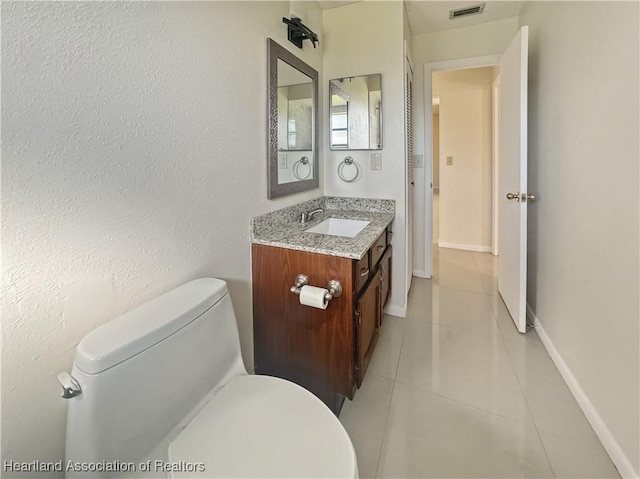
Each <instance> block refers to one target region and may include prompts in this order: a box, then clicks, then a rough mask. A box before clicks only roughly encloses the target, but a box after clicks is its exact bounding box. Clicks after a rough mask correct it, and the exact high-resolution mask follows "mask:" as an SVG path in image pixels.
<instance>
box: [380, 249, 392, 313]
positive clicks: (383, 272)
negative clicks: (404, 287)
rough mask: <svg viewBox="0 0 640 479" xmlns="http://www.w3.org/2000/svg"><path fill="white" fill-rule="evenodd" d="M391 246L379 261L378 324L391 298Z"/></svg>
mask: <svg viewBox="0 0 640 479" xmlns="http://www.w3.org/2000/svg"><path fill="white" fill-rule="evenodd" d="M391 254H392V248H391V245H389V247H388V248H387V251H385V253H384V256H382V259H381V260H380V324H382V319H383V317H384V308H385V307H386V306H387V303H388V302H389V298H390V297H391Z"/></svg>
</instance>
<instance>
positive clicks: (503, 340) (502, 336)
mask: <svg viewBox="0 0 640 479" xmlns="http://www.w3.org/2000/svg"><path fill="white" fill-rule="evenodd" d="M472 258H473V262H474V264H475V265H476V268H477V269H478V271H479V269H480V267H479V265H478V262H477V260H476V258H475V256H473V255H472ZM479 274H480V273H479ZM480 281H481V284H482V287H483V289H484V290H485V291H484V296H485V298H486V300H487V301H488V303H489V309H490V311H491V315H492V316H493V319H494V321H495V323H496V326H497V327H498V331H499V332H500V338H501V340H502V345H503V346H504V348H505V349H506V352H507V357H508V358H509V364H510V366H511V370H512V371H513V374H514V376H515V378H516V381H517V382H518V387H519V388H520V392H521V394H522V397H523V399H524V402H525V404H526V406H527V412H528V413H529V418H530V419H531V424H532V426H533V428H534V429H535V432H536V436H537V437H538V440H539V441H540V446H541V447H542V450H543V451H544V456H545V458H546V460H547V464H548V465H549V470H550V471H551V474H552V475H553V477H554V478H556V477H557V475H556V472H555V470H554V468H553V465H552V464H551V459H550V458H549V453H548V452H547V448H546V447H545V445H544V441H543V440H542V435H541V434H540V430H539V428H538V424H537V423H536V420H535V417H534V415H533V412H532V411H531V406H530V405H529V400H528V398H527V395H526V393H525V391H524V388H523V386H522V382H521V381H520V377H519V376H518V373H517V370H516V367H515V364H514V361H513V358H512V357H511V353H510V351H509V348H507V345H506V339H505V337H504V333H503V331H502V328H501V327H500V324H499V323H498V314H497V311H496V310H494V308H493V305H492V303H491V297H490V296H491V294H490V293H489V292H488V291H487V290H486V288H485V284H484V281H482V275H481V274H480ZM399 382H400V383H401V384H403V383H402V382H401V381H399ZM407 386H410V385H407ZM410 387H415V386H410ZM416 389H418V390H422V389H420V388H417V387H416ZM426 392H429V391H426ZM429 393H430V394H434V395H436V396H440V395H438V394H436V393H432V392H429ZM441 397H445V398H446V396H441ZM447 399H450V400H452V401H455V402H458V403H460V404H466V403H462V402H460V401H456V400H455V399H451V398H447ZM471 407H475V406H471ZM476 409H480V410H482V411H485V410H484V409H482V408H477V407H476ZM487 412H489V413H490V414H495V415H497V416H500V417H505V418H506V419H512V418H508V417H506V416H501V415H499V414H496V413H494V412H492V411H487ZM512 420H513V419H512Z"/></svg>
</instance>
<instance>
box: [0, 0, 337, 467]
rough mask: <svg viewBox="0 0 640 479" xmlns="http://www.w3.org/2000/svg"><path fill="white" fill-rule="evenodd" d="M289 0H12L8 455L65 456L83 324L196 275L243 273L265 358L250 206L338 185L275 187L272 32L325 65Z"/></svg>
mask: <svg viewBox="0 0 640 479" xmlns="http://www.w3.org/2000/svg"><path fill="white" fill-rule="evenodd" d="M314 5H315V4H314ZM310 8H311V7H310ZM288 12H289V9H288V2H194V3H190V2H189V3H187V2H176V3H172V2H129V3H122V2H112V3H101V2H77V3H76V2H70V3H63V2H37V3H36V2H20V3H19V2H11V3H9V2H3V3H2V95H3V98H2V100H3V104H2V160H3V164H2V220H3V221H2V291H3V294H2V333H3V334H2V428H3V430H2V460H8V459H12V460H15V461H32V460H40V461H54V460H58V459H61V458H62V457H63V452H64V427H65V408H66V402H65V401H64V400H63V399H61V398H60V397H59V393H60V387H59V385H58V383H57V381H56V379H55V376H56V373H58V372H59V371H61V370H64V369H69V368H70V366H71V362H72V358H73V353H74V348H75V346H76V344H77V343H78V341H79V340H80V339H81V338H82V336H84V335H85V334H86V333H87V332H89V331H90V330H92V329H94V328H95V327H96V326H98V325H99V324H101V323H103V322H105V321H107V320H109V319H111V318H113V317H115V316H117V315H118V314H120V313H122V312H124V311H127V310H129V309H130V308H132V307H134V306H136V305H138V304H140V303H142V302H144V301H146V300H148V299H151V298H153V297H155V296H156V295H158V294H160V293H162V292H165V291H167V290H169V289H171V288H173V287H175V286H177V285H178V284H180V283H182V282H184V281H186V280H189V279H193V278H197V277H202V276H215V277H220V278H223V279H225V280H227V281H228V282H229V284H230V289H231V295H232V298H233V302H234V306H235V309H236V313H237V316H238V323H239V329H240V335H241V342H242V348H243V353H244V357H245V362H246V364H247V366H248V367H249V368H250V369H252V364H253V351H252V312H251V311H252V306H251V304H252V298H251V284H250V281H251V278H250V244H249V218H250V217H252V216H255V215H258V214H261V213H264V212H266V211H270V210H273V209H276V208H280V207H284V206H287V205H289V204H292V203H297V202H300V201H303V200H307V199H310V198H314V197H318V196H321V195H322V187H321V188H320V189H316V190H314V191H311V192H307V193H303V194H298V195H294V196H290V197H286V198H282V199H280V200H277V201H268V200H267V199H266V198H267V191H266V184H267V180H266V175H267V172H266V164H267V159H266V154H267V150H266V134H267V123H266V118H267V114H266V104H267V87H266V86H267V82H266V77H267V75H266V64H267V38H268V37H272V38H273V39H274V40H276V41H277V42H278V43H280V44H281V45H283V46H284V47H285V48H288V49H289V50H291V51H293V52H294V54H295V55H297V56H299V57H300V58H302V59H303V60H304V61H306V62H307V63H309V64H310V65H311V66H313V67H314V68H315V69H316V70H318V71H319V72H320V78H322V72H321V70H322V48H323V43H324V42H323V43H320V45H319V46H318V48H316V49H314V48H313V47H312V46H311V45H310V44H309V43H308V42H307V43H306V44H305V47H304V50H299V49H298V48H296V47H295V46H293V45H292V44H291V43H289V42H288V41H287V39H286V27H285V26H284V24H283V23H282V17H283V16H287V15H288ZM317 15H320V14H319V12H317ZM240 26H242V28H240ZM325 98H326V97H325V92H324V88H321V89H320V100H321V104H324V101H325ZM321 176H322V167H321ZM321 185H322V181H321ZM124 394H126V392H124ZM18 475H19V474H18Z"/></svg>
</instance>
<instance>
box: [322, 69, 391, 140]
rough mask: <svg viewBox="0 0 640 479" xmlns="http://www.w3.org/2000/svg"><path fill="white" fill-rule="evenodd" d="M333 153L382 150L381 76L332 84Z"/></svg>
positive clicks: (364, 77) (330, 92)
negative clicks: (336, 151) (338, 151)
mask: <svg viewBox="0 0 640 479" xmlns="http://www.w3.org/2000/svg"><path fill="white" fill-rule="evenodd" d="M329 97H330V102H331V103H330V105H329V108H330V110H329V111H330V122H329V123H330V129H331V131H330V135H329V138H330V147H331V149H332V150H381V149H382V75H381V74H379V73H378V74H374V75H362V76H357V77H344V78H336V79H335V80H331V81H329Z"/></svg>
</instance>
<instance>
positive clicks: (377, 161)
mask: <svg viewBox="0 0 640 479" xmlns="http://www.w3.org/2000/svg"><path fill="white" fill-rule="evenodd" d="M371 169H372V170H377V171H380V170H382V153H371Z"/></svg>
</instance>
